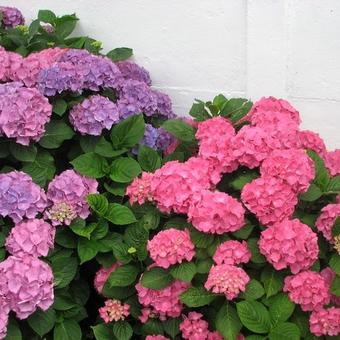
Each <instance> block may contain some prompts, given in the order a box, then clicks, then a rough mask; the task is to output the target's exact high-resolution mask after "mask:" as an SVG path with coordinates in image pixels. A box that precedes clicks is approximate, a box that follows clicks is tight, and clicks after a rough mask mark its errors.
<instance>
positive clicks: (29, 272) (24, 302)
mask: <svg viewBox="0 0 340 340" xmlns="http://www.w3.org/2000/svg"><path fill="white" fill-rule="evenodd" d="M0 295H4V296H6V298H7V299H8V303H9V307H10V309H11V310H12V311H14V312H15V313H16V315H17V317H18V318H19V319H26V318H27V317H28V316H30V315H31V314H32V313H34V312H35V311H36V309H37V307H40V308H41V309H42V310H44V311H45V310H47V309H48V308H49V307H50V306H51V305H52V303H53V299H54V292H53V273H52V269H51V268H50V266H49V265H48V264H47V263H45V262H43V261H40V260H38V259H37V258H35V257H32V256H25V257H22V258H20V257H15V256H9V257H8V258H7V259H6V260H5V261H3V262H1V263H0Z"/></svg>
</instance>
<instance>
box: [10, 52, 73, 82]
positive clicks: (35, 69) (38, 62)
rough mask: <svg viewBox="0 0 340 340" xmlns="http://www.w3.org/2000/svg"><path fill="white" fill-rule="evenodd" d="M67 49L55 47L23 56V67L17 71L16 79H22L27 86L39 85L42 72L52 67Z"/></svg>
mask: <svg viewBox="0 0 340 340" xmlns="http://www.w3.org/2000/svg"><path fill="white" fill-rule="evenodd" d="M67 50H68V49H66V48H64V49H63V48H59V47H55V48H47V49H44V50H41V51H39V52H34V53H31V54H30V55H29V56H27V57H26V58H23V60H22V63H21V67H20V68H18V69H17V70H16V72H15V77H14V79H15V80H20V81H22V82H23V83H24V84H25V85H26V86H27V87H35V86H37V81H38V77H39V74H40V72H41V71H42V70H44V69H47V68H49V67H51V66H52V65H53V64H54V63H55V62H56V61H57V60H58V59H59V58H60V57H61V56H62V55H63V54H64V53H65V52H66V51H67Z"/></svg>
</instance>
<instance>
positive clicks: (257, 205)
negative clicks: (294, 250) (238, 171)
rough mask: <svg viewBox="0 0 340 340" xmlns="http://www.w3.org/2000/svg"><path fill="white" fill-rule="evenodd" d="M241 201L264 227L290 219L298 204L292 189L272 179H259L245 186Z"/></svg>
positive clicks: (278, 180)
mask: <svg viewBox="0 0 340 340" xmlns="http://www.w3.org/2000/svg"><path fill="white" fill-rule="evenodd" d="M241 199H242V201H243V203H244V204H245V206H246V207H247V208H248V209H249V210H250V211H251V212H252V213H254V214H255V215H256V216H257V218H258V219H259V221H260V222H261V223H263V224H264V225H270V224H273V223H277V222H280V221H282V220H284V219H285V218H289V217H291V215H292V214H293V212H294V209H295V206H296V204H297V203H298V200H297V196H296V194H295V193H294V191H293V190H292V188H291V187H290V186H289V185H288V184H286V183H284V182H283V181H282V180H280V179H278V178H274V177H268V178H262V177H261V178H257V179H255V180H254V181H252V182H250V183H248V184H246V185H245V186H244V187H243V189H242V193H241Z"/></svg>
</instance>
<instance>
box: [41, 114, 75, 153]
mask: <svg viewBox="0 0 340 340" xmlns="http://www.w3.org/2000/svg"><path fill="white" fill-rule="evenodd" d="M73 136H74V131H73V130H72V129H71V128H70V127H69V126H68V125H67V124H66V123H64V122H63V121H62V120H51V121H50V122H49V123H47V124H46V125H45V134H44V136H43V137H42V138H41V139H40V141H39V144H40V145H41V146H42V147H44V148H46V149H57V148H59V146H60V145H61V144H63V142H64V141H65V140H69V139H71V138H72V137H73Z"/></svg>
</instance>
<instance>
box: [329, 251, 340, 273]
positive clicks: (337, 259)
mask: <svg viewBox="0 0 340 340" xmlns="http://www.w3.org/2000/svg"><path fill="white" fill-rule="evenodd" d="M329 266H330V267H331V268H332V269H333V270H334V271H335V272H336V274H337V275H339V276H340V255H338V254H334V255H333V256H332V257H331V259H330V261H329Z"/></svg>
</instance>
